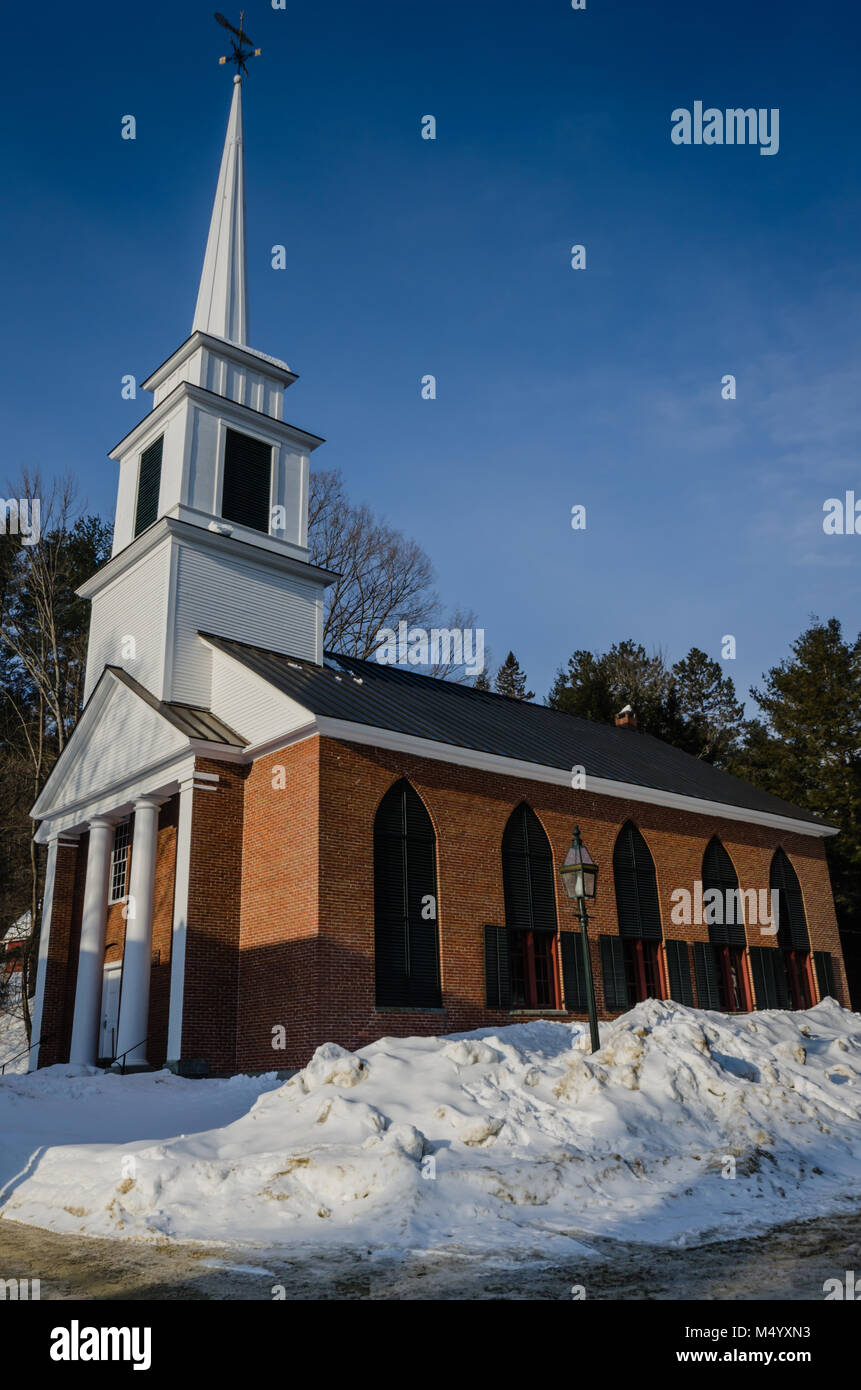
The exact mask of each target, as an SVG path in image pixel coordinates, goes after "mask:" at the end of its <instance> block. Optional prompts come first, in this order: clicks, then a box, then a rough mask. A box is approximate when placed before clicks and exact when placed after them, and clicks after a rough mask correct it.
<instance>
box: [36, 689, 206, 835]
mask: <svg viewBox="0 0 861 1390" xmlns="http://www.w3.org/2000/svg"><path fill="white" fill-rule="evenodd" d="M189 748H190V744H189V739H188V738H187V736H186V735H185V734H183V733H182V732H181V731H180V730H179V729H177V728H175V727H174V726H173V725H172V724H171V723H170V722H169V720H168V719H166V718H165V717H164V715H162V714H161V713H160V712H159V711H158V710H157V709H155V708H153V707H152V706H151V705H150V704H148V703H147V702H146V701H145V700H144V699H142V698H141V696H140V695H138V694H136V693H135V691H134V690H132V689H131V688H130V687H129V686H128V685H126V684H124V683H123V681H122V680H121V679H119V678H118V677H117V676H115V675H114V673H113V672H112V671H111V670H106V671H105V672H104V673H103V675H102V678H101V680H100V682H99V685H98V686H97V688H96V690H95V691H94V692H93V695H92V698H91V699H90V701H89V703H88V704H87V706H86V709H85V710H84V712H83V714H82V715H81V718H80V719H79V720H78V723H77V725H76V726H75V729H74V731H73V733H72V736H71V738H70V739H69V742H68V743H67V745H66V747H65V748H64V750H63V752H62V754H61V756H60V758H59V759H58V761H57V763H56V765H55V767H54V770H53V772H52V773H51V776H50V777H49V778H48V781H47V782H46V784H45V786H44V787H43V789H42V792H41V794H40V796H39V798H38V800H37V802H36V804H35V806H34V807H33V810H32V811H31V813H30V814H31V815H32V816H33V818H34V819H35V820H39V821H44V820H46V819H51V820H55V819H62V820H63V821H66V820H68V817H69V816H70V815H72V814H73V813H74V812H75V811H76V810H77V809H79V808H80V809H81V811H82V812H83V811H84V809H85V808H86V807H87V806H89V805H90V804H91V803H93V802H94V801H98V800H99V799H100V798H101V797H103V796H104V795H106V794H108V793H110V792H112V791H114V790H116V792H117V794H118V795H119V793H120V792H121V790H122V788H123V786H124V785H126V784H128V783H130V782H131V781H132V780H135V779H138V778H139V777H140V776H141V774H142V773H144V772H146V771H147V770H148V769H150V768H152V769H155V768H157V767H159V766H160V765H162V764H165V763H168V762H170V761H171V760H173V759H175V758H177V757H178V756H180V755H181V754H182V753H183V752H185V751H188V750H189Z"/></svg>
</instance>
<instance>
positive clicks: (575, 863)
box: [559, 825, 601, 1052]
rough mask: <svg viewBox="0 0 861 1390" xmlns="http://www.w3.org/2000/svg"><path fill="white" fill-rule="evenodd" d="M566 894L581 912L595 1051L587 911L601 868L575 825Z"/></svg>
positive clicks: (566, 867) (595, 1021)
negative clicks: (587, 904)
mask: <svg viewBox="0 0 861 1390" xmlns="http://www.w3.org/2000/svg"><path fill="white" fill-rule="evenodd" d="M559 873H560V875H561V878H562V883H563V886H564V888H565V892H566V894H567V895H568V897H569V898H570V899H571V901H572V902H576V904H577V908H578V911H579V913H580V944H581V946H582V949H583V978H584V980H585V983H586V1007H587V1009H588V1011H589V1032H590V1034H591V1037H592V1051H593V1052H597V1051H598V1049H599V1047H600V1046H601V1042H600V1039H599V1036H598V1013H597V1010H596V1008H595V984H594V981H593V979H592V956H591V954H590V951H589V916H588V913H587V912H586V900H587V898H594V897H595V895H596V894H597V891H598V865H597V864H596V863H595V861H594V859H593V858H592V856H591V854H590V853H589V851H588V849H587V848H586V846H585V845H584V844H583V841H582V840H581V839H580V827H579V826H577V825H575V827H574V834H573V836H572V839H571V848H570V849H569V851H568V853H567V855H566V856H565V862H564V864H563V865H562V867H561V868H560V870H559Z"/></svg>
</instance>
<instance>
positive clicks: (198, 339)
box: [141, 328, 299, 392]
mask: <svg viewBox="0 0 861 1390" xmlns="http://www.w3.org/2000/svg"><path fill="white" fill-rule="evenodd" d="M201 347H203V348H206V350H207V352H212V353H215V354H217V355H218V356H220V357H226V358H228V359H229V360H230V361H231V362H235V363H237V365H238V366H241V367H249V368H250V369H251V370H252V371H255V372H261V373H262V374H263V376H269V377H272V378H273V380H275V381H278V382H280V383H281V384H283V385H284V387H285V388H286V387H287V386H292V384H293V382H294V381H298V379H299V378H298V377H297V375H296V373H295V372H293V371H291V370H290V368H289V367H288V366H287V363H286V362H282V361H281V359H280V357H270V356H269V355H268V354H267V353H265V352H258V351H257V349H256V348H250V347H240V346H239V344H238V343H231V342H228V340H227V339H226V338H215V337H213V336H212V334H211V333H204V332H202V331H201V330H200V329H199V328H198V329H195V331H194V332H193V333H192V335H191V337H190V338H186V340H185V342H184V343H181V344H180V346H179V347H178V348H177V349H176V351H175V352H172V353H171V355H170V357H168V358H167V360H166V361H164V362H162V363H161V365H160V366H158V367H156V369H155V371H153V372H150V374H149V376H148V377H147V379H146V381H144V382H142V383H141V390H143V391H150V392H152V391H157V390H158V388H159V386H160V385H161V383H162V382H163V381H164V380H166V378H167V377H169V376H170V374H171V372H175V371H176V369H177V368H178V367H181V366H182V364H183V362H185V361H187V360H188V358H189V357H191V356H192V354H193V353H195V352H196V351H197V349H198V348H201Z"/></svg>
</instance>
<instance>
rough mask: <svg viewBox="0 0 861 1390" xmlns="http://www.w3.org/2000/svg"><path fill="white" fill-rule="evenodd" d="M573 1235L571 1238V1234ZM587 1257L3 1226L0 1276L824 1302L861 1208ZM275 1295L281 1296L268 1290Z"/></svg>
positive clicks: (46, 1290) (114, 1290) (176, 1290)
mask: <svg viewBox="0 0 861 1390" xmlns="http://www.w3.org/2000/svg"><path fill="white" fill-rule="evenodd" d="M571 1234H572V1235H576V1234H577V1233H576V1232H572V1233H571ZM586 1243H588V1245H589V1246H590V1248H591V1249H592V1250H593V1251H594V1254H593V1255H592V1257H591V1258H587V1259H585V1260H584V1259H579V1260H576V1261H567V1262H558V1261H556V1262H552V1263H551V1262H549V1261H548V1262H542V1261H536V1260H535V1258H534V1257H532V1258H529V1259H524V1258H523V1257H518V1256H517V1255H516V1254H514V1253H513V1254H512V1255H511V1256H510V1257H507V1258H503V1257H501V1256H499V1255H494V1256H493V1257H490V1256H488V1255H487V1254H486V1253H482V1254H480V1255H470V1253H469V1252H468V1251H467V1250H463V1249H458V1248H457V1247H456V1246H450V1247H447V1248H446V1249H445V1250H443V1251H435V1252H431V1253H429V1252H426V1251H424V1252H423V1251H413V1252H411V1253H409V1254H407V1255H398V1256H397V1257H393V1256H392V1255H391V1254H388V1253H386V1252H369V1251H368V1250H366V1249H363V1250H348V1251H343V1252H340V1253H337V1254H336V1253H334V1252H331V1251H326V1252H321V1253H319V1254H315V1253H314V1252H313V1251H308V1250H303V1251H302V1252H301V1253H300V1252H296V1253H295V1254H294V1253H290V1254H286V1253H285V1252H284V1251H283V1250H282V1251H280V1252H278V1253H275V1252H272V1251H265V1250H262V1249H260V1248H259V1247H254V1248H251V1247H247V1246H231V1247H230V1248H229V1249H227V1248H223V1247H222V1248H218V1247H213V1246H204V1245H199V1246H198V1245H180V1244H175V1245H150V1244H143V1243H137V1242H133V1241H125V1240H124V1241H120V1240H95V1239H90V1238H86V1237H81V1236H67V1235H55V1234H54V1233H52V1232H49V1231H44V1230H41V1229H39V1228H38V1227H34V1226H25V1225H22V1224H20V1223H19V1222H15V1221H8V1220H0V1278H4V1279H10V1278H18V1279H25V1278H26V1279H39V1280H40V1281H41V1291H40V1292H41V1297H42V1298H43V1299H81V1298H83V1299H95V1300H99V1301H102V1300H113V1299H117V1300H123V1299H136V1300H150V1299H237V1298H238V1299H262V1300H273V1299H274V1298H276V1297H279V1298H283V1299H286V1300H289V1301H297V1300H305V1299H328V1300H346V1299H394V1300H397V1299H425V1300H429V1299H463V1300H473V1299H570V1298H571V1297H572V1288H573V1286H575V1285H582V1286H583V1287H584V1288H585V1291H586V1297H587V1298H591V1299H717V1300H732V1299H737V1300H761V1299H789V1300H803V1299H813V1300H816V1301H819V1300H822V1298H823V1297H824V1293H823V1284H824V1282H825V1280H826V1279H831V1278H835V1277H837V1278H840V1279H842V1278H843V1276H844V1273H845V1271H846V1270H861V1211H858V1212H857V1213H856V1214H855V1215H854V1216H846V1215H843V1216H841V1217H838V1218H835V1219H833V1220H822V1219H818V1220H815V1221H803V1222H792V1223H790V1224H789V1225H786V1226H781V1227H778V1228H776V1229H773V1230H771V1231H770V1232H767V1233H766V1234H764V1235H759V1236H756V1237H750V1238H747V1239H744V1240H738V1239H733V1240H728V1241H721V1242H716V1243H711V1244H708V1245H701V1246H691V1247H689V1248H686V1249H674V1248H669V1247H667V1246H655V1245H641V1244H629V1243H624V1242H618V1241H609V1240H600V1239H599V1240H596V1239H595V1238H594V1237H587V1238H586ZM275 1290H283V1293H280V1292H279V1293H276V1292H274V1291H275Z"/></svg>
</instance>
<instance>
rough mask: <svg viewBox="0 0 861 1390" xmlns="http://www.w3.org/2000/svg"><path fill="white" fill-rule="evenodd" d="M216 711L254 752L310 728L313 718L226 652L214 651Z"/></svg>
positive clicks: (213, 668)
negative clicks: (258, 747)
mask: <svg viewBox="0 0 861 1390" xmlns="http://www.w3.org/2000/svg"><path fill="white" fill-rule="evenodd" d="M211 708H212V712H213V714H217V715H218V717H219V719H223V720H224V722H225V724H227V726H228V727H229V728H231V729H233V730H234V732H235V733H237V734H240V735H241V737H242V738H243V739H244V740H245V741H246V743H247V744H249V746H250V747H251V748H252V749H253V748H254V747H256V746H257V745H259V744H261V743H270V742H271V741H272V740H273V739H279V738H281V737H283V738H284V739H285V740H286V739H287V738H289V737H290V735H291V734H293V733H295V732H296V731H297V730H298V729H304V728H307V727H310V725H311V723H312V720H313V715H312V714H311V713H310V711H309V710H307V709H305V708H304V706H302V705H300V704H297V703H296V701H295V700H291V699H290V697H289V695H284V694H282V693H281V691H279V690H276V689H275V687H274V686H272V685H270V684H269V682H268V681H265V680H263V678H262V676H258V675H257V674H256V673H255V672H254V671H249V670H248V669H247V668H246V667H244V666H240V664H239V662H238V661H234V660H233V658H232V657H231V656H228V655H227V653H226V652H220V651H218V650H217V649H216V648H213V651H212V705H211Z"/></svg>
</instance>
